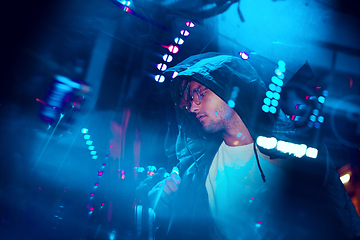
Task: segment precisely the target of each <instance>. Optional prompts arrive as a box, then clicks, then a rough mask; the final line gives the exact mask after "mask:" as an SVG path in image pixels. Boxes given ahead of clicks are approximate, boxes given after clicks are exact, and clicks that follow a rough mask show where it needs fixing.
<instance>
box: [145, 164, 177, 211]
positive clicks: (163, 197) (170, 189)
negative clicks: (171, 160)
mask: <svg viewBox="0 0 360 240" xmlns="http://www.w3.org/2000/svg"><path fill="white" fill-rule="evenodd" d="M180 184H181V178H180V176H179V173H178V170H177V168H176V169H175V168H174V169H173V171H172V172H171V174H170V176H169V177H167V178H166V179H164V180H162V181H161V182H159V183H158V184H156V185H155V186H154V187H153V188H152V189H151V190H150V192H149V194H148V197H149V200H150V205H151V207H152V208H153V209H154V211H155V213H156V214H157V215H158V216H159V217H160V216H164V215H167V214H168V204H169V203H170V202H171V201H172V200H173V199H174V197H175V196H176V194H177V192H178V190H179V186H180Z"/></svg>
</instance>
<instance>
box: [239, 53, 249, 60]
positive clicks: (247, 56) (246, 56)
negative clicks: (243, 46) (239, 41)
mask: <svg viewBox="0 0 360 240" xmlns="http://www.w3.org/2000/svg"><path fill="white" fill-rule="evenodd" d="M239 55H240V57H241V58H242V59H244V60H247V59H249V55H248V54H246V53H244V52H239Z"/></svg>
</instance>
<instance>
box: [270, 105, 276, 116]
mask: <svg viewBox="0 0 360 240" xmlns="http://www.w3.org/2000/svg"><path fill="white" fill-rule="evenodd" d="M270 112H271V113H272V114H275V113H276V107H274V106H271V107H270Z"/></svg>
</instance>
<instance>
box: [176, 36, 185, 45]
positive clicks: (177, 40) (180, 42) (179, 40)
mask: <svg viewBox="0 0 360 240" xmlns="http://www.w3.org/2000/svg"><path fill="white" fill-rule="evenodd" d="M174 42H175V43H176V44H179V45H182V44H183V43H184V40H183V39H182V38H178V37H177V38H175V39H174Z"/></svg>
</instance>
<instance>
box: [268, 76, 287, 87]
mask: <svg viewBox="0 0 360 240" xmlns="http://www.w3.org/2000/svg"><path fill="white" fill-rule="evenodd" d="M271 81H272V82H273V83H275V84H276V85H279V86H280V87H281V86H282V85H283V84H284V82H283V81H282V80H281V79H279V78H278V77H275V76H273V77H272V78H271Z"/></svg>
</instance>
